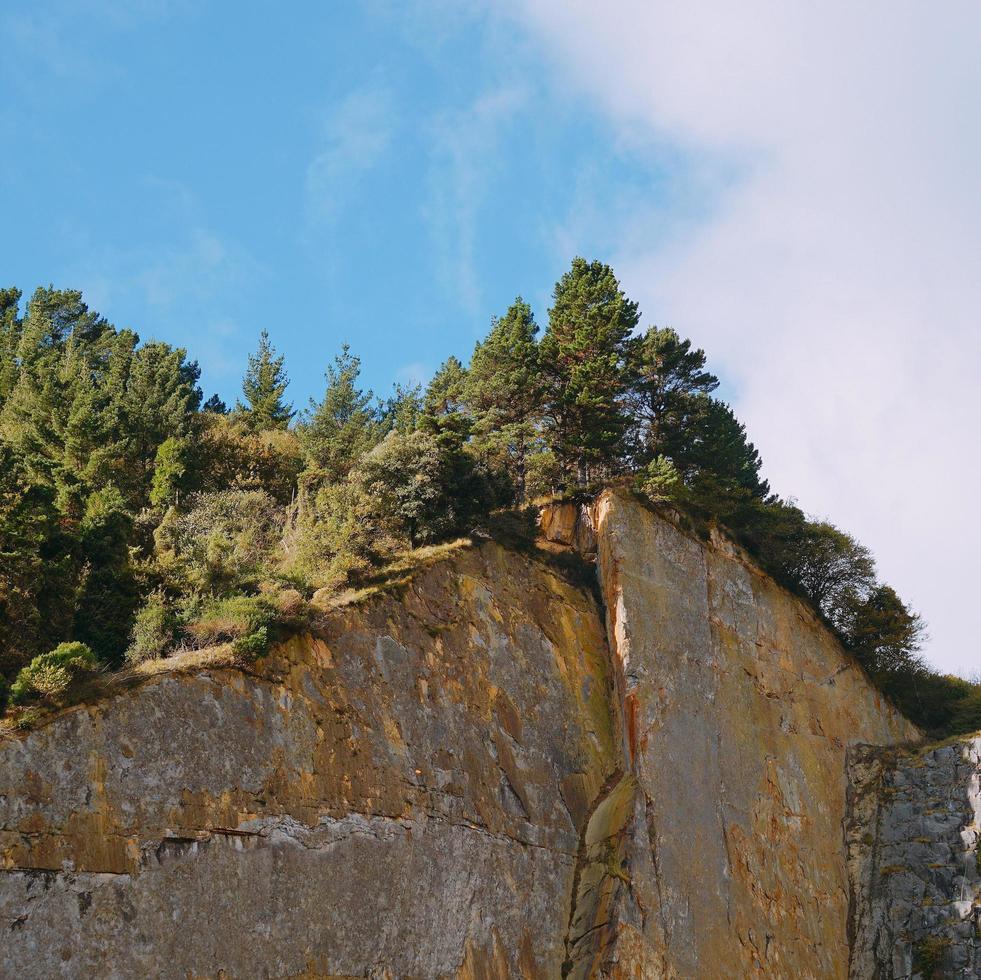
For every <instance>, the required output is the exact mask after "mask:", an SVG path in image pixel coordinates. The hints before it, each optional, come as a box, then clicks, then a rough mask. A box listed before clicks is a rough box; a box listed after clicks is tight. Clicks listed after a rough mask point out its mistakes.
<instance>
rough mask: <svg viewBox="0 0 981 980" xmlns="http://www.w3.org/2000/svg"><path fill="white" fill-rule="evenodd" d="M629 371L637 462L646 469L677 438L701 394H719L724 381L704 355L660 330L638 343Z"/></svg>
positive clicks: (672, 332)
mask: <svg viewBox="0 0 981 980" xmlns="http://www.w3.org/2000/svg"><path fill="white" fill-rule="evenodd" d="M630 373H631V386H630V396H629V404H630V413H631V415H632V416H633V423H634V428H635V432H634V438H635V441H636V445H635V447H634V454H635V462H636V463H637V464H639V465H640V466H645V465H646V464H647V463H649V462H650V461H651V460H653V459H654V458H655V457H657V456H659V455H662V454H663V453H664V448H665V447H664V444H665V443H666V442H669V441H672V440H676V439H677V437H678V435H679V433H680V432H681V431H682V430H683V429H684V428H685V427H686V425H687V424H688V422H689V420H690V418H691V415H692V412H693V411H694V410H695V409H696V408H697V407H698V406H699V404H700V403H699V401H698V396H699V395H710V394H711V393H712V392H713V391H715V389H716V388H718V386H719V379H718V378H716V377H715V375H714V374H711V373H709V372H708V371H706V370H705V351H703V350H700V349H698V348H696V349H692V345H691V341H690V340H682V339H681V338H680V337H679V336H678V334H677V333H675V331H674V330H671V329H670V328H662V329H658V328H657V327H651V328H650V329H649V330H648V331H647V333H646V334H644V336H643V337H642V338H640V340H639V341H638V343H637V344H636V346H635V348H634V351H633V364H632V369H631V372H630Z"/></svg>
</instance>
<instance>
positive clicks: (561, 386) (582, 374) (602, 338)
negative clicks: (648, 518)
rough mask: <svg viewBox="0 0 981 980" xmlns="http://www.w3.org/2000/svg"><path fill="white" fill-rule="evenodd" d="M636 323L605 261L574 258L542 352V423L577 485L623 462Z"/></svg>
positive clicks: (558, 291)
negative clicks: (628, 373)
mask: <svg viewBox="0 0 981 980" xmlns="http://www.w3.org/2000/svg"><path fill="white" fill-rule="evenodd" d="M638 319H639V314H638V312H637V304H636V303H634V302H632V301H630V300H628V299H627V297H626V296H625V295H624V293H623V290H621V289H620V284H619V282H617V279H616V276H614V274H613V270H612V269H611V268H610V267H609V266H608V265H604V264H603V263H601V262H587V261H586V260H585V259H583V258H576V259H574V260H573V262H572V268H571V269H570V270H569V271H568V272H567V273H565V275H563V276H562V278H561V279H560V280H559V281H558V283H556V285H555V290H554V292H553V294H552V308H551V309H550V310H549V323H548V329H547V330H546V331H545V336H544V337H543V338H542V342H541V348H540V363H541V367H542V372H543V375H544V379H545V381H546V393H545V403H544V409H545V411H544V421H545V426H546V430H547V433H548V437H549V443H550V445H551V447H552V448H553V450H554V451H555V454H556V456H557V457H558V458H559V460H560V462H561V463H562V465H563V467H564V468H565V469H566V471H567V472H571V471H575V476H576V480H577V482H578V484H579V485H580V486H584V485H585V484H586V483H587V482H588V481H589V479H590V476H591V475H595V474H597V473H600V472H603V471H607V472H609V471H611V470H615V469H616V467H617V465H618V463H619V460H620V458H621V455H622V452H623V444H624V436H625V433H626V430H627V426H628V418H627V416H626V414H625V411H624V397H625V394H626V389H627V385H626V380H627V379H626V372H625V366H626V364H627V362H628V358H629V355H630V346H631V345H630V335H631V331H632V330H633V329H634V327H635V326H636V325H637V321H638Z"/></svg>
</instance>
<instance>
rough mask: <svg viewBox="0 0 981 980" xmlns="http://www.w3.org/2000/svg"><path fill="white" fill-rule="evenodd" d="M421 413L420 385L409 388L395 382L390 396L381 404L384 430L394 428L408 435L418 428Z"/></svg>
mask: <svg viewBox="0 0 981 980" xmlns="http://www.w3.org/2000/svg"><path fill="white" fill-rule="evenodd" d="M421 415H422V387H421V385H413V386H412V387H411V388H408V387H405V386H404V385H401V384H398V383H396V384H395V386H394V389H393V391H392V396H391V397H390V398H388V399H387V400H386V401H385V403H384V405H383V406H382V423H383V428H384V429H385V430H386V431H389V430H394V431H396V432H399V433H401V434H402V435H408V434H409V433H410V432H412V431H413V430H415V429H416V428H418V426H419V418H420V416H421Z"/></svg>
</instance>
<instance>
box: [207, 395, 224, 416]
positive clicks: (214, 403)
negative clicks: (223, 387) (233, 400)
mask: <svg viewBox="0 0 981 980" xmlns="http://www.w3.org/2000/svg"><path fill="white" fill-rule="evenodd" d="M201 411H202V412H208V413H209V414H211V415H227V414H228V406H227V405H226V404H225V403H224V401H222V398H221V396H220V395H218V394H214V395H211V397H210V398H208V400H207V401H206V402H205V403H204V404H203V405H202V406H201Z"/></svg>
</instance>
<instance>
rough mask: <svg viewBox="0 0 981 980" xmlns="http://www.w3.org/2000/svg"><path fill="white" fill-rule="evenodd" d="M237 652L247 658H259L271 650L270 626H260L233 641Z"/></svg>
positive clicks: (233, 646) (233, 647)
mask: <svg viewBox="0 0 981 980" xmlns="http://www.w3.org/2000/svg"><path fill="white" fill-rule="evenodd" d="M232 649H233V650H234V651H235V653H236V654H237V655H238V656H240V657H242V658H243V659H245V660H257V659H258V658H259V657H264V656H265V655H266V654H267V653H268V652H269V627H267V626H260V627H259V628H258V629H257V630H255V631H253V632H252V633H248V634H246V635H245V636H240V637H239V638H238V639H237V640H235V641H234V642H233V643H232Z"/></svg>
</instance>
